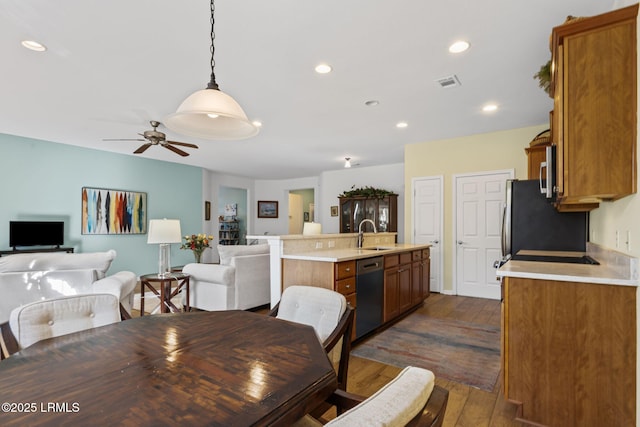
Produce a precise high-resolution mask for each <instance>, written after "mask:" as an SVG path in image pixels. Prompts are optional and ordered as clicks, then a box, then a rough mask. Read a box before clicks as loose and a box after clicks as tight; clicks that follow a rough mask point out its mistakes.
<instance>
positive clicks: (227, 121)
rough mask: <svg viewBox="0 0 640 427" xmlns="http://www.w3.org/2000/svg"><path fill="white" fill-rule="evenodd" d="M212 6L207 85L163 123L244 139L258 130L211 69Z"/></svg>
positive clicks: (192, 131)
mask: <svg viewBox="0 0 640 427" xmlns="http://www.w3.org/2000/svg"><path fill="white" fill-rule="evenodd" d="M214 11H215V6H214V4H213V0H211V48H210V50H211V81H210V82H209V84H208V85H207V88H206V89H202V90H199V91H197V92H194V93H193V94H191V95H190V96H189V97H188V98H187V99H185V100H184V101H183V102H182V104H180V106H179V107H178V110H177V111H176V112H175V113H173V114H171V115H169V116H167V117H166V118H165V119H164V123H165V125H166V126H167V127H168V128H169V129H171V130H173V131H175V132H178V133H181V134H184V135H189V136H193V137H196V138H204V139H214V140H231V139H244V138H249V137H251V136H254V135H256V134H257V133H258V128H257V127H256V126H255V125H253V124H252V123H251V122H250V121H249V119H247V115H246V114H245V113H244V111H243V110H242V107H240V105H239V104H238V103H237V102H236V101H235V100H234V99H233V98H232V97H230V96H229V95H227V94H226V93H224V92H222V91H221V90H220V89H219V88H218V84H217V83H216V75H215V73H214V68H215V61H214V59H213V54H214V52H215V47H214V45H213V40H214V39H215V33H214V30H213V24H214V17H213V15H214Z"/></svg>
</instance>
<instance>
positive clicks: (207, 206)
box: [204, 200, 211, 221]
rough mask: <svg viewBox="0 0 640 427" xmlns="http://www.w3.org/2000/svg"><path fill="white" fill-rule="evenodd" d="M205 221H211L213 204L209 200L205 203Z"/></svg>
mask: <svg viewBox="0 0 640 427" xmlns="http://www.w3.org/2000/svg"><path fill="white" fill-rule="evenodd" d="M204 220H205V221H209V220H211V202H210V201H208V200H206V201H205V202H204Z"/></svg>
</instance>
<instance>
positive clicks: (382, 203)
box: [377, 198, 389, 232]
mask: <svg viewBox="0 0 640 427" xmlns="http://www.w3.org/2000/svg"><path fill="white" fill-rule="evenodd" d="M378 202H379V203H378V222H377V224H378V231H379V232H385V231H388V230H389V199H388V198H386V199H380V200H379V201H378Z"/></svg>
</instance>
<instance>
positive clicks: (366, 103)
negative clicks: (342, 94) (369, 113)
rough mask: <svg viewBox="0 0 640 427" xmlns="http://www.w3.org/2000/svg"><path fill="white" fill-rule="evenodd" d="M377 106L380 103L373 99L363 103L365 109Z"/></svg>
mask: <svg viewBox="0 0 640 427" xmlns="http://www.w3.org/2000/svg"><path fill="white" fill-rule="evenodd" d="M378 104H380V102H379V101H377V100H375V99H372V100H370V101H367V102H365V103H364V105H366V106H367V107H375V106H376V105H378Z"/></svg>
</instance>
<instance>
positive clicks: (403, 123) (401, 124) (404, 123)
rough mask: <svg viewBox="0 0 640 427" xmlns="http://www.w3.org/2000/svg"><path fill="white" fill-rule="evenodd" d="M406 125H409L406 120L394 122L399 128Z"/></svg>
mask: <svg viewBox="0 0 640 427" xmlns="http://www.w3.org/2000/svg"><path fill="white" fill-rule="evenodd" d="M407 126H409V124H408V123H407V122H398V123H396V127H397V128H400V129H403V128H406V127H407Z"/></svg>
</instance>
